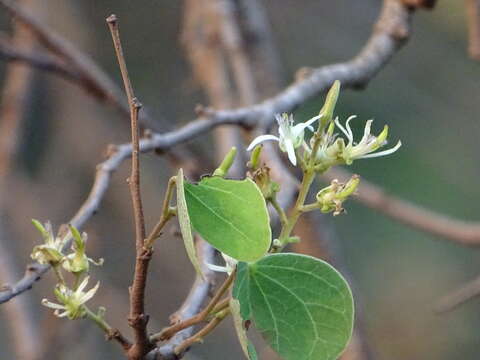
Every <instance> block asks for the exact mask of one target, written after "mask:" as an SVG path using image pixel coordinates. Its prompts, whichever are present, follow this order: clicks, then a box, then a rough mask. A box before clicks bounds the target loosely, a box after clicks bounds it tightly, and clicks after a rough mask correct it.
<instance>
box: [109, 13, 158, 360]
mask: <svg viewBox="0 0 480 360" xmlns="http://www.w3.org/2000/svg"><path fill="white" fill-rule="evenodd" d="M107 23H108V27H109V28H110V32H111V34H112V39H113V44H114V47H115V53H116V55H117V59H118V63H119V65H120V71H121V73H122V78H123V83H124V86H125V91H126V93H127V98H128V103H129V105H130V114H131V127H132V154H131V156H132V172H131V175H130V178H129V186H130V193H131V196H132V203H133V214H134V219H135V235H136V236H135V244H136V258H135V271H134V274H133V284H132V286H131V288H130V314H129V317H128V322H129V324H130V326H131V327H132V328H133V330H134V335H135V342H134V344H133V345H132V347H131V348H130V349H129V350H128V353H127V355H128V358H129V359H132V360H140V359H143V357H144V356H145V354H147V353H148V352H149V351H150V350H151V349H152V348H153V345H152V344H151V342H150V340H149V338H148V334H147V323H148V316H147V315H146V314H145V287H146V284H147V276H148V264H149V262H150V259H151V257H152V248H145V247H144V240H145V235H146V234H145V219H144V216H143V206H142V197H141V192H140V168H139V163H140V160H139V154H140V145H139V129H138V112H139V111H140V108H141V104H140V103H139V101H138V100H137V98H136V97H135V95H134V92H133V88H132V84H131V82H130V77H129V76H128V70H127V65H126V62H125V57H124V55H123V50H122V44H121V41H120V33H119V30H118V19H117V17H116V16H115V15H111V16H109V17H108V18H107Z"/></svg>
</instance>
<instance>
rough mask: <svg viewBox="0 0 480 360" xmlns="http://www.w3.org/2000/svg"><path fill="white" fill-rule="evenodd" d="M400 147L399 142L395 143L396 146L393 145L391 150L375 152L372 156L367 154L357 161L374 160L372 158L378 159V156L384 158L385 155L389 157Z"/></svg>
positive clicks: (400, 143)
mask: <svg viewBox="0 0 480 360" xmlns="http://www.w3.org/2000/svg"><path fill="white" fill-rule="evenodd" d="M400 146H402V142H401V141H399V142H398V143H397V145H395V146H394V147H393V148H391V149H388V150H384V151H380V152H377V153H373V154H368V155H363V156H360V157H359V159H368V158H374V157H379V156H386V155H390V154H393V153H394V152H395V151H397V150H398V149H399V148H400Z"/></svg>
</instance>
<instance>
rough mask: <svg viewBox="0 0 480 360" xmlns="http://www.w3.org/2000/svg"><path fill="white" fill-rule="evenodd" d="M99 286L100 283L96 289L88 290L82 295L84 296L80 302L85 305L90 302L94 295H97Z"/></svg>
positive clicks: (98, 283)
mask: <svg viewBox="0 0 480 360" xmlns="http://www.w3.org/2000/svg"><path fill="white" fill-rule="evenodd" d="M99 286H100V281H99V282H97V285H95V287H93V288H91V289H90V290H88V291H87V292H86V293H85V294H82V296H81V297H80V302H81V303H82V304H84V303H86V302H87V301H88V300H90V299H91V298H92V297H93V295H95V293H96V292H97V290H98V287H99Z"/></svg>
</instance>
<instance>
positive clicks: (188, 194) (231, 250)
mask: <svg viewBox="0 0 480 360" xmlns="http://www.w3.org/2000/svg"><path fill="white" fill-rule="evenodd" d="M184 187H185V199H186V202H187V205H188V214H189V215H190V220H191V222H192V226H193V228H194V229H195V231H197V232H198V233H199V234H200V235H201V236H202V237H203V238H204V239H205V240H206V241H207V242H209V243H210V244H211V245H213V246H214V247H215V248H216V249H218V250H220V251H221V252H223V253H225V254H227V255H228V256H230V257H232V258H234V259H236V260H240V261H255V260H257V259H259V258H261V257H262V256H263V255H265V253H266V252H267V251H268V249H269V247H270V242H271V230H270V220H269V216H268V212H267V206H266V203H265V199H264V198H263V196H262V193H261V192H260V190H259V189H258V187H257V186H256V185H255V183H254V182H253V181H252V180H250V179H245V180H227V179H223V178H221V177H218V176H213V177H204V178H203V179H202V180H201V181H200V182H199V183H198V184H197V185H193V184H189V183H185V184H184Z"/></svg>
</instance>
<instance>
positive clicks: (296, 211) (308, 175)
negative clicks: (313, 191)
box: [275, 167, 315, 252]
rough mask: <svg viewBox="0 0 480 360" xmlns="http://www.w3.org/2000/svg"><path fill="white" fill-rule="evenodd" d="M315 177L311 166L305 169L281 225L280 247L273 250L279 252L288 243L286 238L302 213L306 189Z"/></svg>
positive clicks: (306, 193)
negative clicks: (292, 201)
mask: <svg viewBox="0 0 480 360" xmlns="http://www.w3.org/2000/svg"><path fill="white" fill-rule="evenodd" d="M314 179H315V170H314V169H313V167H310V168H308V169H306V170H305V172H304V175H303V179H302V183H301V184H300V191H299V193H298V198H297V201H296V202H295V205H294V207H293V209H292V211H291V213H290V216H289V218H288V220H287V222H286V224H285V225H284V226H282V230H281V232H280V236H279V238H278V240H279V241H280V247H278V248H277V249H276V250H275V252H279V251H280V250H281V249H282V248H283V247H284V246H285V245H287V244H288V238H289V237H290V234H291V233H292V231H293V228H294V227H295V225H296V223H297V221H298V218H299V217H300V215H302V208H303V204H304V203H305V200H306V198H307V195H308V190H309V189H310V186H311V185H312V182H313V180H314Z"/></svg>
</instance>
